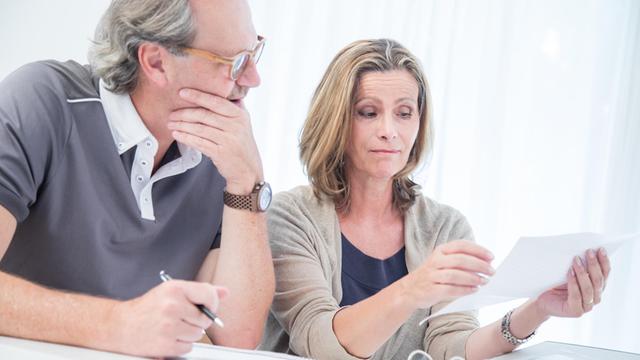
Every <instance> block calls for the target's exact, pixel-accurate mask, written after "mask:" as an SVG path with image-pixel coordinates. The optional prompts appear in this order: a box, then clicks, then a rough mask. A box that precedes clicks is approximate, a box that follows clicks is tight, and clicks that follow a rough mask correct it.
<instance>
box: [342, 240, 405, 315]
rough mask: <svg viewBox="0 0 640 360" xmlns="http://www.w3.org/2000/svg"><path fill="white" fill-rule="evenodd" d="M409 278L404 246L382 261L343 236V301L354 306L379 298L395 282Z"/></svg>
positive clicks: (343, 303) (343, 304)
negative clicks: (402, 278) (379, 294)
mask: <svg viewBox="0 0 640 360" xmlns="http://www.w3.org/2000/svg"><path fill="white" fill-rule="evenodd" d="M405 275H407V263H406V261H405V259H404V247H402V249H400V250H398V252H397V253H395V254H394V255H393V256H391V257H389V258H387V259H385V260H379V259H376V258H373V257H371V256H369V255H367V254H365V253H363V252H362V251H360V250H359V249H358V248H357V247H355V246H353V244H351V243H350V242H349V240H348V239H347V238H346V237H345V236H344V234H342V301H341V302H340V306H347V305H353V304H355V303H357V302H359V301H361V300H364V299H366V298H368V297H369V296H372V295H375V294H376V293H378V291H380V290H382V289H384V288H385V287H387V286H389V285H390V284H391V283H393V282H394V281H396V280H398V279H400V278H401V277H403V276H405Z"/></svg>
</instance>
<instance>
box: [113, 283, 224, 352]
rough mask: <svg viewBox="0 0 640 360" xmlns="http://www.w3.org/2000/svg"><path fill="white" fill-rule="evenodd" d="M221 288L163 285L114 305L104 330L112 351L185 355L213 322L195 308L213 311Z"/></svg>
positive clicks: (180, 284)
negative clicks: (111, 325) (108, 326)
mask: <svg viewBox="0 0 640 360" xmlns="http://www.w3.org/2000/svg"><path fill="white" fill-rule="evenodd" d="M226 294H227V290H226V289H225V288H222V287H219V286H213V285H211V284H207V283H201V282H193V281H182V280H173V281H167V282H163V283H162V284H160V285H158V286H156V287H155V288H153V289H151V290H149V291H148V292H147V293H145V294H144V295H142V296H140V297H137V298H135V299H132V300H129V301H125V302H121V303H118V304H117V305H116V306H114V308H113V311H112V316H111V318H110V319H109V323H113V324H117V325H115V326H113V327H110V328H111V329H114V330H110V329H106V330H107V331H114V332H116V334H109V335H111V336H109V335H107V334H105V335H107V338H111V339H116V341H117V342H118V344H115V345H116V346H115V347H116V348H119V349H121V351H122V352H125V353H128V354H135V355H141V356H151V357H154V356H178V355H182V354H185V353H187V352H189V351H190V350H191V348H192V346H193V343H194V342H196V341H198V340H200V339H201V338H202V335H203V330H204V329H207V328H209V327H210V326H211V325H212V324H213V321H212V320H211V319H209V318H208V317H207V316H206V315H205V314H204V313H203V312H201V311H200V310H199V309H198V307H196V306H195V305H198V304H200V305H203V306H206V307H207V308H208V309H210V310H211V311H213V312H215V311H216V310H217V309H218V304H219V300H220V299H222V298H224V296H225V295H226Z"/></svg>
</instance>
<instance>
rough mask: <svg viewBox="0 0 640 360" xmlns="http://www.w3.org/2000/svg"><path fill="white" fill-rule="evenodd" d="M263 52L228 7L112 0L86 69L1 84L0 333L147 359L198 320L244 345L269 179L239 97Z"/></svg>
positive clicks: (251, 342) (29, 73)
mask: <svg viewBox="0 0 640 360" xmlns="http://www.w3.org/2000/svg"><path fill="white" fill-rule="evenodd" d="M263 44H264V41H263V39H262V38H260V37H258V36H257V34H256V32H255V30H254V27H253V24H252V21H251V15H250V11H249V8H248V5H247V4H246V3H245V2H244V1H242V0H215V1H214V0H192V1H188V0H172V1H156V0H114V1H113V2H112V4H111V5H110V7H109V9H108V10H107V12H106V13H105V15H104V16H103V19H102V21H101V23H100V24H99V25H98V28H97V31H96V39H95V40H94V42H93V45H92V49H91V52H90V62H91V66H90V67H85V66H81V65H79V64H77V63H75V62H73V61H68V62H65V63H60V62H54V61H47V62H39V63H35V64H30V65H27V66H25V67H23V68H21V69H19V70H18V71H16V72H15V73H13V74H12V75H10V76H8V77H7V78H6V79H4V80H3V81H2V83H0V259H1V262H0V317H1V318H2V321H0V335H8V336H15V337H23V338H30V339H37V340H43V341H49V342H58V343H66V344H72V345H79V346H85V347H90V348H96V349H103V350H109V351H115V352H121V353H127V354H132V355H142V356H154V357H155V356H174V355H181V354H184V353H186V352H188V351H189V350H190V349H191V346H192V343H193V342H194V341H197V340H199V339H200V338H201V337H202V332H203V331H202V330H203V329H207V334H208V335H209V337H210V338H211V339H212V341H213V342H214V343H216V344H221V345H226V346H237V347H244V348H255V347H256V346H257V345H258V343H259V342H260V338H261V336H262V330H263V326H264V321H265V319H266V316H267V313H268V309H269V306H270V303H271V299H272V297H273V293H274V277H273V268H272V264H271V256H270V252H269V248H268V243H267V238H266V231H265V226H266V225H265V220H264V216H263V213H262V212H263V211H264V210H265V209H266V207H268V205H269V201H270V189H269V187H268V185H267V184H266V183H264V182H263V173H262V164H261V161H260V157H259V154H258V150H257V147H256V144H255V141H254V139H253V135H252V131H251V123H250V118H249V115H248V113H247V111H246V110H245V108H244V106H243V102H242V99H243V98H244V97H245V95H246V94H247V92H248V90H249V89H250V88H252V87H255V86H258V85H259V83H260V78H259V76H258V73H257V70H256V62H257V61H258V57H259V55H260V52H261V50H262V46H263ZM161 270H166V272H167V273H169V274H171V275H172V276H173V277H174V278H176V279H185V280H189V281H184V280H182V281H180V280H174V281H168V282H165V283H162V284H160V278H159V277H158V274H159V272H160V271H161ZM192 280H195V281H192ZM212 284H216V286H214V285H212ZM218 300H220V302H218ZM195 304H203V305H205V306H207V307H209V308H210V309H211V310H213V311H214V312H216V313H217V315H218V316H219V317H220V318H221V319H222V320H223V321H224V327H223V328H221V327H217V326H215V325H214V326H211V324H212V322H211V320H209V319H208V318H207V317H205V315H203V314H202V313H201V312H200V311H199V310H198V308H197V307H196V306H195Z"/></svg>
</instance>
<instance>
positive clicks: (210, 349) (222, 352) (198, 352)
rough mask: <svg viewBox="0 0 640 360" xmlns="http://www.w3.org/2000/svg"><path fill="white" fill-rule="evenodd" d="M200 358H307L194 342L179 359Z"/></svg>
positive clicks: (234, 359)
mask: <svg viewBox="0 0 640 360" xmlns="http://www.w3.org/2000/svg"><path fill="white" fill-rule="evenodd" d="M183 358H184V359H187V360H188V359H198V360H236V359H237V360H273V359H284V360H303V359H305V358H301V357H297V356H293V355H287V354H282V353H274V352H269V351H257V350H242V349H234V348H228V347H223V346H216V345H205V344H193V348H192V349H191V352H190V353H188V354H186V355H183V357H180V358H179V359H183Z"/></svg>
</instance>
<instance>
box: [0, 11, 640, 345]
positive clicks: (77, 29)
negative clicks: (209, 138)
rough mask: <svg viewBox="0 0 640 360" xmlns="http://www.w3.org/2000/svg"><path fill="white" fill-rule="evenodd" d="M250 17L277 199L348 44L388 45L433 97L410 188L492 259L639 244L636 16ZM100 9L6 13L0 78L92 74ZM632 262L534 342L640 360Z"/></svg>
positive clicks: (256, 104)
mask: <svg viewBox="0 0 640 360" xmlns="http://www.w3.org/2000/svg"><path fill="white" fill-rule="evenodd" d="M250 3H251V6H252V9H253V13H254V22H255V24H256V28H257V30H258V32H259V33H261V34H263V35H265V36H266V37H267V39H268V42H267V47H266V48H265V53H264V54H263V58H262V60H261V63H260V65H259V69H260V72H261V75H262V80H263V85H262V86H261V87H260V88H258V89H255V90H254V91H253V92H252V93H251V95H250V98H249V100H248V106H249V109H250V110H251V113H252V118H253V124H254V133H255V135H256V138H257V141H258V145H259V147H260V150H261V153H262V157H263V163H264V166H265V173H266V177H267V180H268V181H270V182H271V184H272V185H273V188H274V189H275V190H276V191H280V190H285V189H288V188H291V187H293V186H295V185H298V184H303V183H306V177H305V176H304V174H303V173H302V170H301V166H300V163H299V160H298V155H297V141H298V135H299V131H300V128H301V125H302V122H303V120H304V117H305V113H306V110H307V107H308V105H309V101H310V97H311V94H312V92H313V90H314V89H315V86H316V85H317V83H318V82H319V80H320V77H321V76H322V73H323V72H324V70H325V68H326V66H327V65H328V63H329V62H330V60H331V58H332V57H333V56H334V54H335V53H336V52H337V51H338V50H339V49H341V48H342V47H343V46H345V45H346V44H348V43H349V42H351V41H353V40H356V39H361V38H376V37H390V38H394V39H396V40H399V41H400V42H401V43H403V44H404V45H406V46H407V47H408V48H409V49H410V50H411V51H413V52H414V53H415V54H416V55H417V56H418V57H419V58H420V59H421V61H422V62H423V65H424V67H425V70H426V73H427V76H428V77H429V81H430V83H431V89H432V92H433V97H434V109H435V135H436V138H435V139H436V142H435V149H434V150H435V151H434V154H433V157H432V159H431V161H430V163H429V164H428V165H427V166H425V167H424V168H423V169H422V170H421V171H420V172H419V173H418V174H416V178H417V180H418V182H419V183H421V184H422V185H423V187H424V192H425V193H426V194H427V195H428V196H430V197H432V198H434V199H436V200H439V201H441V202H445V203H447V204H450V205H452V206H454V207H456V208H458V209H460V210H461V211H462V212H463V213H464V214H466V215H467V217H468V218H469V221H470V222H471V224H472V226H473V227H474V229H475V234H476V238H477V241H478V242H479V243H481V244H482V245H484V246H487V247H489V248H490V249H492V250H493V251H494V253H496V254H497V255H498V259H500V258H501V257H504V256H505V255H506V253H507V252H508V250H509V249H510V248H511V246H512V244H513V243H514V241H515V240H516V239H517V237H518V236H521V235H550V234H559V233H566V232H580V231H596V232H605V233H611V234H621V233H627V232H640V1H637V0H615V1H613V0H585V1H582V0H561V1H551V0H543V1H524V0H514V1H506V0H504V1H498V0H494V1H491V0H482V1H471V0H463V1H460V0H459V1H434V0H430V1H419V0H415V1H373V0H357V1H355V0H354V1H338V0H331V1H328V0H323V1H321V0H313V1H299V0H298V1H296V0H278V1H267V0H253V1H250ZM107 5H108V1H105V0H99V1H82V0H59V1H45V0H23V1H2V2H1V3H0V44H2V49H3V50H2V56H0V78H3V77H4V76H6V75H7V74H8V73H10V72H11V71H12V70H14V69H15V68H17V67H18V66H20V65H21V64H24V63H26V62H29V61H33V60H38V59H47V58H54V59H60V60H65V59H69V58H71V59H76V60H79V61H80V62H85V61H86V55H85V54H86V50H87V47H88V45H89V39H90V38H91V36H92V34H93V30H94V27H95V24H96V23H97V21H98V18H99V16H100V14H101V13H102V11H104V9H105V8H106V6H107ZM639 259H640V244H637V245H635V246H628V247H626V248H623V249H622V250H621V251H620V253H619V254H618V255H616V256H614V258H613V261H614V267H615V268H614V271H613V273H612V275H611V279H610V282H609V284H608V286H607V292H606V293H605V297H604V298H605V299H604V301H603V303H602V304H600V305H599V306H598V307H597V308H596V309H595V310H594V311H593V312H592V313H590V314H588V315H586V316H584V317H583V318H581V319H577V320H573V319H552V320H551V321H549V322H547V323H546V324H545V325H543V327H542V328H541V329H540V331H539V335H538V336H537V337H536V341H542V340H556V341H566V342H573V343H580V344H588V345H593V346H602V347H610V348H615V349H621V350H627V351H633V352H640V342H639V341H638V340H639V339H640V331H639V330H638V328H637V327H638V324H640V309H639V306H640V261H638V260H639ZM540 266H544V259H540ZM506 310H508V307H507V306H497V307H492V308H490V309H486V310H484V311H482V312H481V321H482V322H483V323H487V322H489V321H491V320H494V319H496V318H498V317H500V316H501V315H502V314H503V313H504V312H505V311H506Z"/></svg>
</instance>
